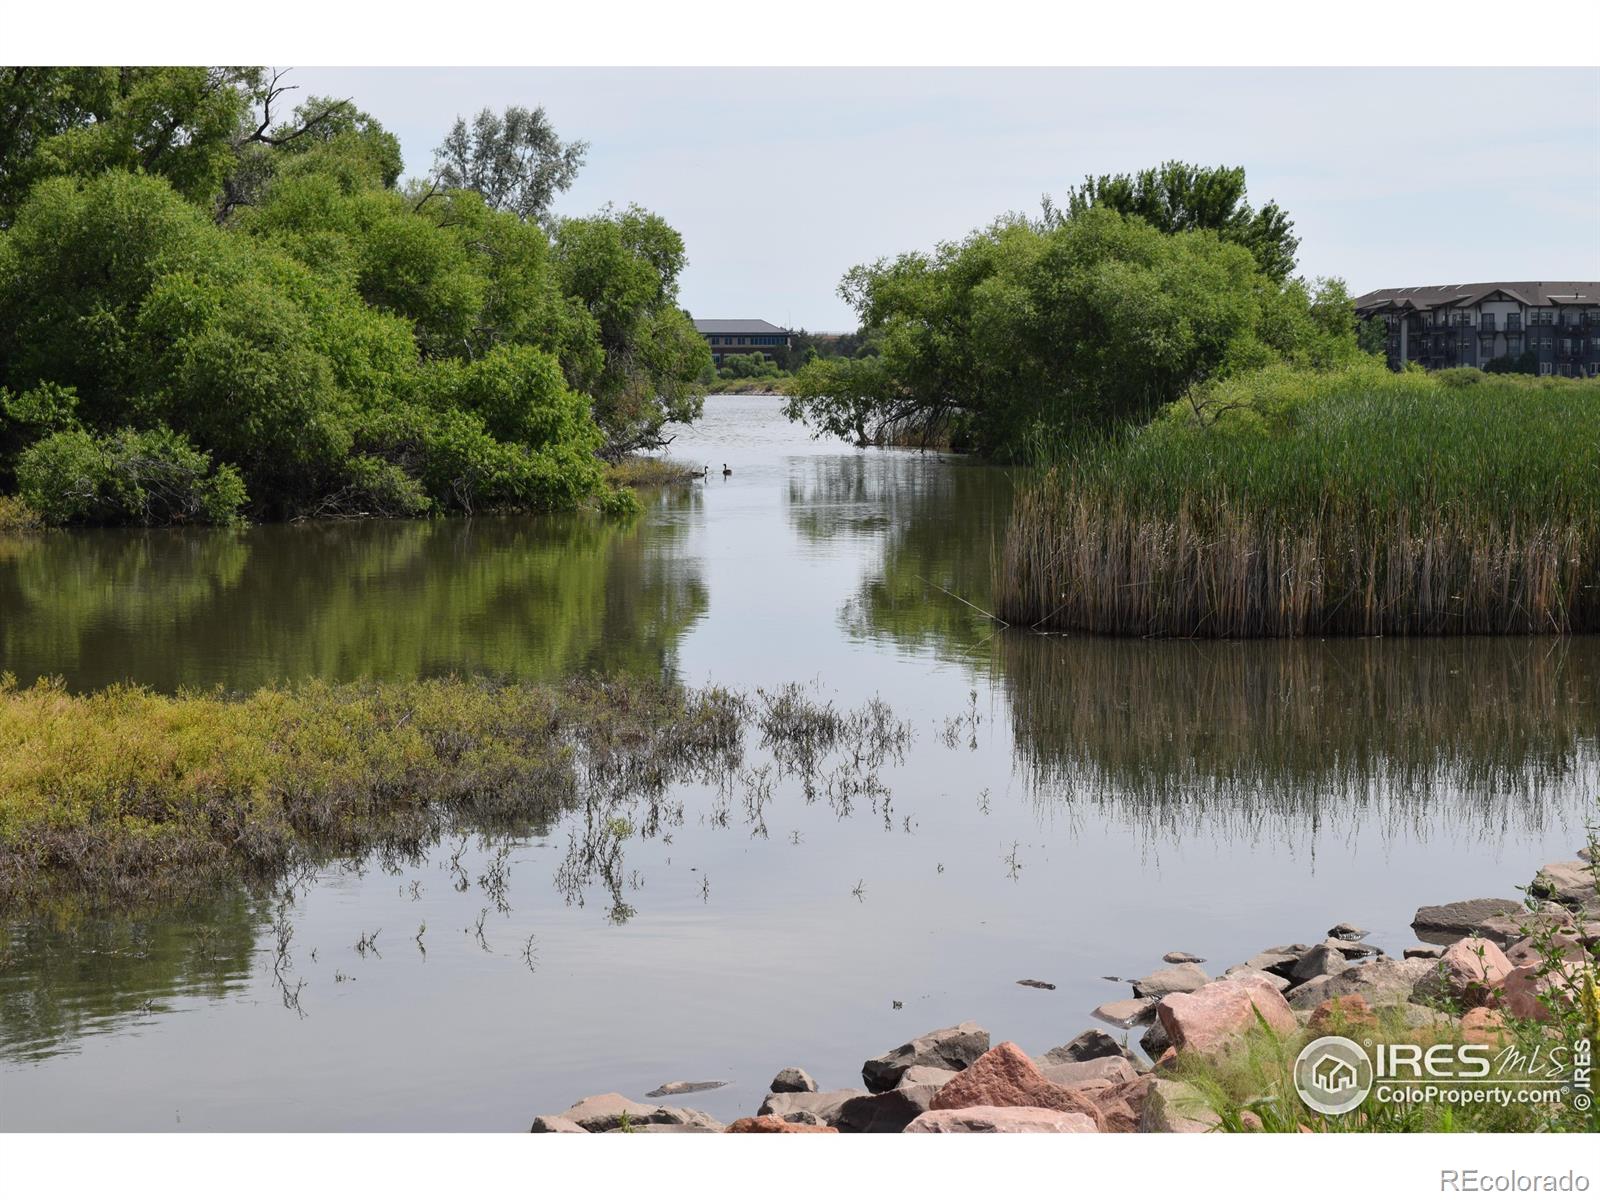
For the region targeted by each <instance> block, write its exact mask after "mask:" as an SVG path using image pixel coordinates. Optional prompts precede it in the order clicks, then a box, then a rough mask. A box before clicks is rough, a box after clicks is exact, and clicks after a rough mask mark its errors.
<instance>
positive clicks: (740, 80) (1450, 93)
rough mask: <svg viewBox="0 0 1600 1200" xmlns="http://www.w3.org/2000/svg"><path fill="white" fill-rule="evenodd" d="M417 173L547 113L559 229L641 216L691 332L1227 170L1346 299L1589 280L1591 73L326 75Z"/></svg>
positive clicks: (309, 88) (327, 71)
mask: <svg viewBox="0 0 1600 1200" xmlns="http://www.w3.org/2000/svg"><path fill="white" fill-rule="evenodd" d="M291 81H292V82H297V83H299V84H300V85H301V86H302V88H303V89H304V90H305V92H307V93H323V94H327V93H332V94H338V95H348V96H351V97H353V98H354V99H355V100H356V101H357V102H358V103H359V104H360V105H361V106H362V107H364V108H366V109H367V110H368V111H370V112H371V113H372V114H373V115H374V116H376V117H377V118H378V119H379V120H381V121H382V122H383V123H384V124H385V125H386V126H388V127H389V128H390V129H392V130H393V131H394V132H395V133H396V134H398V135H399V137H400V140H401V143H402V145H403V147H404V150H405V155H406V165H407V169H408V171H409V172H410V173H412V174H418V175H420V174H423V173H425V172H426V171H427V169H428V167H429V165H430V164H431V161H432V150H433V147H434V146H436V145H437V144H438V143H439V141H440V140H441V139H442V137H443V135H444V133H445V131H446V129H447V128H448V126H449V124H450V123H451V121H452V120H453V119H454V118H455V116H456V114H458V113H461V114H471V113H474V112H476V111H477V110H478V109H480V108H482V107H484V106H486V105H487V106H489V107H491V108H496V109H498V108H502V107H504V106H506V105H508V104H523V105H529V106H532V105H535V104H542V105H544V106H545V108H546V110H547V111H548V112H549V114H550V116H551V119H552V121H553V122H554V124H555V126H556V128H557V130H558V131H559V132H560V133H561V135H562V136H563V137H564V138H583V139H585V140H587V141H588V142H589V143H590V149H589V157H588V163H587V165H586V166H585V167H584V169H583V172H582V174H581V175H580V176H579V179H578V182H577V184H576V185H575V186H574V187H573V188H572V190H571V191H569V192H567V193H566V194H565V195H564V196H562V197H561V198H560V200H559V202H558V204H557V208H558V211H560V212H563V213H568V214H577V213H585V212H592V211H594V210H595V209H597V208H599V207H600V206H601V205H602V204H604V203H606V202H607V201H614V202H616V203H618V204H625V203H628V202H630V201H637V202H638V203H640V204H643V205H645V206H646V207H648V208H650V209H653V210H654V211H656V212H659V213H660V214H662V215H663V216H664V217H666V218H667V219H668V220H669V221H671V222H672V223H673V224H674V225H675V226H676V227H677V228H678V229H679V230H680V231H681V232H682V233H683V235H684V239H685V241H686V242H687V244H688V254H689V267H688V270H687V271H686V272H685V275H684V278H683V290H682V299H683V303H684V304H685V306H686V307H688V308H689V309H690V310H691V311H692V312H693V313H694V314H695V315H696V316H700V317H763V318H765V319H767V320H771V321H776V322H778V323H780V324H788V325H792V326H805V327H808V328H812V329H846V328H852V327H854V325H855V320H854V316H853V314H852V313H851V311H850V309H849V307H848V306H847V305H845V304H844V302H843V301H842V300H840V299H839V297H838V295H837V293H836V291H835V289H836V287H837V285H838V282H839V277H840V276H841V275H842V274H843V273H844V272H845V271H846V270H847V269H848V268H850V267H851V266H852V265H854V264H856V263H858V262H865V261H870V260H872V259H875V258H878V257H882V256H885V255H891V254H895V253H898V252H900V251H903V250H912V249H926V248H929V247H931V246H932V245H933V244H934V243H935V242H937V241H939V240H941V239H950V238H956V237H960V236H962V235H963V234H965V233H967V232H968V231H969V230H971V229H973V228H975V227H977V226H980V225H983V224H986V223H987V222H988V221H989V220H990V219H992V218H993V217H995V216H996V215H998V214H999V213H1002V212H1005V211H1007V210H1013V209H1024V210H1029V211H1036V210H1037V207H1038V202H1039V196H1040V194H1041V193H1043V192H1047V191H1048V192H1052V193H1055V194H1057V195H1059V194H1061V193H1063V192H1064V191H1065V190H1066V188H1067V187H1068V186H1070V185H1071V184H1073V183H1076V182H1078V181H1079V180H1081V179H1082V177H1083V176H1084V175H1085V174H1088V173H1091V172H1094V173H1100V172H1107V171H1127V170H1135V169H1137V168H1139V167H1143V166H1149V165H1153V164H1155V163H1157V162H1160V161H1161V160H1163V159H1166V158H1181V159H1187V160H1190V161H1196V162H1202V163H1208V164H1215V163H1224V162H1225V163H1229V164H1234V163H1238V164H1242V165H1243V166H1244V167H1245V168H1246V170H1247V172H1248V175H1249V179H1250V195H1251V199H1252V200H1253V201H1255V202H1256V203H1262V202H1264V201H1266V200H1268V199H1276V200H1277V201H1278V202H1279V203H1280V204H1282V205H1283V206H1284V207H1285V208H1287V209H1288V210H1289V212H1290V214H1291V215H1292V216H1293V218H1294V220H1295V224H1296V230H1297V232H1298V233H1299V234H1300V237H1301V246H1300V267H1301V270H1302V271H1303V272H1304V273H1306V274H1308V275H1341V276H1343V277H1344V278H1345V279H1346V280H1347V281H1348V282H1349V284H1350V285H1351V288H1352V289H1353V290H1354V291H1357V292H1360V291H1364V290H1367V289H1370V288H1375V287H1391V286H1402V285H1407V284H1436V283H1449V282H1464V281H1469V280H1480V279H1582V280H1600V71H1596V70H1592V69H1565V70H1557V69H1540V70H1508V69H1481V70H1480V69H1457V68H1419V69H1377V68H1373V69H1349V70H1345V69H1338V70H1331V69H1291V68H1284V69H1251V70H1234V69H1224V68H1191V69H1172V68H1159V69H1158V68H1148V69H1117V68H1059V69H1057V68H1027V69H1022V68H1013V69H942V68H941V69H933V68H904V69H885V70H878V69H872V70H857V69H847V68H817V69H771V68H749V69H737V68H706V69H682V68H629V69H605V70H600V69H589V68H490V67H456V68H437V69H433V68H401V67H365V68H328V67H314V68H313V67H303V68H298V69H297V70H295V71H294V73H293V75H292V76H291Z"/></svg>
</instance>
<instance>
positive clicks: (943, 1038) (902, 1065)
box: [861, 1021, 989, 1092]
mask: <svg viewBox="0 0 1600 1200" xmlns="http://www.w3.org/2000/svg"><path fill="white" fill-rule="evenodd" d="M988 1049H989V1031H988V1030H987V1029H984V1028H983V1027H982V1026H981V1025H977V1024H975V1023H973V1022H972V1021H963V1022H962V1023H961V1024H959V1025H952V1026H950V1027H949V1028H947V1029H935V1030H934V1031H933V1032H932V1033H925V1034H923V1035H922V1036H921V1037H916V1038H912V1039H911V1040H910V1041H909V1042H907V1043H906V1044H905V1045H903V1046H898V1047H896V1048H895V1049H893V1050H890V1051H889V1052H888V1053H887V1054H880V1055H879V1056H878V1057H877V1058H869V1059H867V1061H866V1062H864V1063H863V1064H862V1065H861V1079H862V1082H863V1083H865V1084H866V1085H867V1088H868V1089H869V1090H871V1091H874V1092H887V1091H888V1090H889V1089H890V1088H892V1087H894V1086H895V1085H896V1084H897V1083H899V1082H900V1077H901V1076H902V1075H904V1074H905V1073H906V1071H908V1070H909V1069H910V1068H912V1067H938V1068H940V1069H941V1070H945V1071H964V1070H966V1069H967V1068H968V1067H970V1066H971V1065H972V1064H973V1063H975V1062H977V1061H978V1059H979V1058H980V1057H981V1056H982V1055H983V1053H984V1051H986V1050H988Z"/></svg>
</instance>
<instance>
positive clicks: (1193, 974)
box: [1132, 963, 1211, 1000]
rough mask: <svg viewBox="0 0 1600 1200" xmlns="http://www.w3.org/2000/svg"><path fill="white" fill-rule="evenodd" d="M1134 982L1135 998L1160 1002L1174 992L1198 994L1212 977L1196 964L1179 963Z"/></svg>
mask: <svg viewBox="0 0 1600 1200" xmlns="http://www.w3.org/2000/svg"><path fill="white" fill-rule="evenodd" d="M1132 982H1133V994H1134V995H1135V996H1138V997H1141V998H1145V999H1152V1000H1159V999H1161V997H1163V996H1170V995H1172V993H1174V992H1197V991H1199V990H1200V989H1201V988H1203V987H1205V985H1206V984H1208V983H1210V982H1211V976H1209V975H1207V974H1206V973H1205V972H1204V971H1202V970H1201V969H1200V968H1199V967H1197V966H1195V964H1194V963H1178V964H1177V965H1176V966H1171V967H1162V968H1161V970H1159V971H1152V972H1151V973H1150V974H1148V975H1146V976H1144V977H1143V978H1142V979H1135V980H1133V981H1132Z"/></svg>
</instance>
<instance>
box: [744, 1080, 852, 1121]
mask: <svg viewBox="0 0 1600 1200" xmlns="http://www.w3.org/2000/svg"><path fill="white" fill-rule="evenodd" d="M871 1094H872V1093H870V1092H867V1091H863V1090H862V1089H861V1088H839V1089H838V1090H837V1091H832V1092H773V1093H771V1094H770V1095H768V1096H767V1098H766V1099H765V1100H763V1101H762V1102H761V1107H760V1108H758V1109H756V1115H757V1116H762V1117H782V1118H783V1119H784V1120H785V1121H793V1120H794V1116H795V1114H797V1113H805V1114H807V1115H808V1116H810V1117H814V1118H816V1120H815V1122H813V1121H809V1120H807V1121H803V1122H800V1123H803V1124H807V1125H809V1124H813V1123H815V1124H821V1125H834V1126H837V1125H838V1123H839V1114H840V1113H841V1112H842V1111H843V1109H844V1106H845V1105H846V1104H848V1103H849V1102H850V1101H852V1100H857V1099H860V1098H861V1097H862V1096H869V1095H871Z"/></svg>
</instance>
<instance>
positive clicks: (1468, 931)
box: [531, 843, 1600, 1133]
mask: <svg viewBox="0 0 1600 1200" xmlns="http://www.w3.org/2000/svg"><path fill="white" fill-rule="evenodd" d="M1593 856H1594V845H1593V844H1592V843H1591V845H1590V846H1589V847H1588V848H1586V849H1585V850H1582V851H1579V857H1578V859H1576V860H1573V861H1569V862H1560V863H1551V864H1548V865H1546V866H1545V867H1544V868H1542V869H1541V870H1540V871H1539V873H1538V874H1537V876H1536V877H1535V878H1534V880H1533V883H1532V884H1531V885H1530V886H1529V889H1528V895H1529V900H1528V901H1526V902H1524V901H1521V900H1508V899H1495V898H1489V899H1474V900H1458V901H1454V902H1452V903H1449V904H1442V905H1435V906H1425V907H1423V908H1420V909H1418V910H1417V914H1416V917H1415V918H1414V919H1413V921H1412V923H1411V928H1412V931H1413V932H1414V933H1415V934H1416V936H1417V938H1418V944H1416V945H1413V946H1409V947H1407V948H1405V949H1404V950H1403V952H1402V953H1401V955H1400V956H1399V957H1392V956H1390V955H1389V954H1387V953H1386V952H1385V951H1384V950H1383V949H1381V948H1380V947H1378V946H1375V945H1372V944H1371V943H1368V942H1366V941H1365V940H1364V939H1365V938H1366V937H1367V933H1366V931H1365V930H1362V929H1360V928H1358V927H1357V926H1355V925H1351V924H1348V923H1340V924H1337V925H1334V926H1332V927H1331V928H1329V930H1328V931H1327V934H1326V935H1325V937H1324V938H1323V940H1321V941H1320V942H1316V943H1304V942H1295V943H1289V944H1285V945H1281V946H1271V947H1268V948H1267V949H1264V950H1262V951H1261V952H1260V953H1258V954H1255V955H1253V956H1251V957H1250V958H1248V959H1246V960H1245V961H1244V962H1241V963H1236V964H1234V965H1232V966H1230V967H1228V968H1226V969H1225V970H1223V971H1222V972H1220V973H1219V974H1218V975H1216V976H1215V977H1213V976H1211V975H1208V974H1207V973H1206V971H1205V970H1204V969H1203V967H1202V965H1201V964H1202V963H1204V962H1205V959H1203V958H1201V957H1200V956H1198V955H1195V954H1192V953H1189V952H1187V951H1170V952H1168V953H1167V954H1166V955H1165V956H1163V961H1164V963H1165V964H1166V965H1164V966H1162V967H1160V968H1157V969H1156V970H1154V971H1152V972H1151V973H1150V974H1149V975H1146V976H1143V977H1141V978H1139V979H1132V980H1128V981H1126V982H1128V983H1129V984H1130V985H1131V988H1132V991H1133V995H1132V996H1131V997H1130V998H1128V999H1125V1000H1117V1001H1111V1002H1108V1003H1106V1004H1103V1005H1101V1006H1100V1007H1098V1008H1096V1009H1095V1010H1094V1012H1093V1014H1092V1015H1093V1016H1094V1017H1096V1018H1097V1019H1099V1020H1100V1021H1102V1022H1104V1023H1106V1024H1108V1025H1112V1026H1115V1027H1117V1028H1120V1029H1123V1030H1128V1031H1131V1030H1133V1029H1135V1028H1142V1030H1143V1032H1142V1034H1141V1035H1140V1037H1139V1038H1138V1041H1137V1046H1138V1048H1139V1050H1138V1051H1136V1050H1135V1049H1134V1048H1133V1046H1130V1045H1128V1044H1127V1042H1128V1041H1130V1040H1131V1036H1132V1035H1131V1032H1130V1033H1127V1034H1125V1035H1124V1040H1123V1041H1118V1040H1117V1039H1116V1038H1115V1037H1113V1036H1111V1035H1110V1034H1109V1033H1107V1032H1106V1031H1105V1030H1104V1029H1099V1028H1090V1029H1086V1030H1084V1031H1083V1032H1082V1033H1080V1034H1078V1036H1076V1037H1075V1038H1073V1039H1072V1040H1071V1041H1068V1042H1066V1043H1064V1044H1063V1045H1060V1046H1056V1047H1054V1048H1053V1049H1050V1050H1047V1051H1045V1052H1044V1053H1043V1054H1042V1055H1040V1056H1039V1057H1038V1058H1037V1059H1035V1058H1032V1057H1030V1056H1029V1055H1028V1054H1027V1053H1026V1052H1024V1051H1023V1050H1022V1049H1021V1047H1019V1046H1017V1045H1016V1044H1015V1043H1012V1042H1000V1043H998V1044H993V1043H992V1041H991V1037H990V1034H989V1031H988V1030H987V1029H984V1028H983V1027H981V1026H979V1025H977V1024H975V1023H973V1022H970V1021H968V1022H963V1023H962V1024H960V1025H955V1026H951V1027H949V1028H945V1029H937V1030H933V1031H932V1032H929V1033H925V1034H922V1035H921V1036H919V1037H916V1038H913V1039H912V1040H911V1041H909V1042H906V1043H905V1044H903V1045H901V1046H898V1047H896V1048H895V1049H893V1050H890V1051H887V1052H885V1053H883V1054H880V1055H878V1056H876V1057H874V1058H869V1059H867V1060H866V1061H865V1062H864V1063H863V1064H862V1068H861V1081H862V1084H863V1086H862V1087H859V1088H855V1087H851V1088H841V1089H836V1090H831V1091H823V1090H821V1089H820V1088H819V1087H818V1085H817V1082H816V1080H815V1079H814V1078H812V1076H811V1075H810V1073H808V1072H807V1071H805V1070H804V1069H802V1068H799V1067H786V1068H784V1069H783V1070H781V1071H779V1072H778V1074H777V1075H776V1076H775V1077H774V1078H773V1080H772V1083H771V1085H770V1088H769V1091H768V1095H767V1097H766V1099H765V1100H764V1101H763V1102H762V1104H761V1106H760V1108H759V1110H758V1111H757V1113H756V1114H755V1115H754V1116H748V1117H741V1118H739V1119H738V1120H735V1121H733V1122H732V1123H731V1124H727V1125H724V1124H723V1123H722V1122H720V1121H718V1120H716V1119H715V1118H713V1117H711V1116H709V1115H708V1114H706V1113H704V1112H700V1111H698V1110H696V1109H693V1108H686V1107H678V1106H674V1105H667V1104H651V1103H646V1102H641V1101H636V1100H630V1099H628V1098H627V1097H625V1096H622V1095H619V1094H617V1093H615V1092H611V1093H606V1094H603V1095H597V1096H588V1097H585V1098H584V1099H582V1100H580V1101H578V1102H577V1103H576V1104H574V1105H572V1106H571V1107H570V1108H568V1109H567V1110H566V1111H564V1112H561V1113H558V1114H553V1115H549V1116H541V1117H537V1118H535V1120H534V1122H533V1126H532V1130H531V1131H532V1132H534V1133H616V1132H630V1133H721V1132H726V1133H1135V1132H1139V1133H1151V1132H1165V1133H1201V1132H1210V1131H1213V1130H1216V1129H1218V1128H1219V1127H1220V1125H1221V1120H1220V1118H1219V1117H1218V1116H1217V1114H1216V1113H1215V1112H1213V1111H1211V1110H1210V1109H1208V1108H1207V1106H1206V1104H1205V1102H1204V1100H1203V1098H1202V1097H1201V1096H1200V1094H1199V1093H1198V1092H1197V1090H1196V1089H1195V1088H1194V1087H1193V1086H1192V1085H1191V1084H1189V1083H1187V1082H1185V1081H1184V1080H1182V1079H1180V1078H1178V1077H1176V1075H1175V1073H1174V1068H1175V1067H1176V1065H1177V1063H1178V1058H1179V1055H1180V1053H1181V1054H1183V1055H1185V1056H1201V1057H1204V1058H1206V1059H1209V1060H1212V1061H1225V1060H1226V1059H1227V1057H1228V1056H1229V1055H1230V1054H1232V1053H1233V1052H1235V1051H1236V1050H1238V1049H1239V1048H1240V1046H1241V1045H1242V1043H1243V1039H1244V1037H1245V1035H1246V1034H1247V1033H1248V1032H1249V1031H1251V1030H1253V1029H1256V1028H1258V1027H1260V1026H1261V1025H1262V1024H1265V1026H1266V1027H1268V1028H1269V1029H1271V1030H1272V1031H1273V1032H1274V1033H1276V1034H1278V1035H1280V1036H1282V1037H1285V1038H1289V1037H1296V1036H1300V1035H1301V1034H1302V1031H1304V1032H1305V1033H1306V1034H1308V1035H1319V1034H1322V1033H1325V1032H1330V1031H1348V1030H1351V1029H1353V1028H1363V1027H1368V1028H1376V1026H1377V1019H1378V1015H1379V1014H1383V1015H1384V1016H1386V1017H1388V1018H1389V1019H1391V1020H1395V1019H1398V1020H1399V1021H1400V1022H1401V1023H1403V1024H1404V1025H1406V1026H1408V1027H1413V1028H1419V1029H1421V1028H1424V1027H1438V1026H1440V1025H1443V1024H1451V1025H1453V1030H1452V1032H1454V1033H1457V1034H1460V1035H1463V1036H1466V1037H1468V1038H1470V1039H1472V1040H1475V1041H1476V1040H1489V1041H1492V1040H1494V1039H1495V1038H1496V1036H1497V1035H1498V1033H1499V1032H1500V1031H1502V1030H1503V1029H1504V1022H1505V1020H1506V1018H1507V1017H1508V1016H1509V1017H1512V1018H1517V1019H1522V1020H1535V1021H1546V1020H1549V1019H1550V1018H1551V1013H1550V1010H1549V1008H1547V1007H1546V1001H1549V1000H1550V999H1551V992H1552V990H1555V989H1564V990H1567V991H1569V993H1570V990H1571V988H1572V986H1573V985H1572V983H1571V980H1570V976H1571V972H1568V973H1566V975H1565V976H1564V975H1563V973H1561V972H1552V971H1551V969H1550V962H1549V958H1550V955H1552V954H1554V955H1556V956H1557V957H1558V958H1559V959H1560V961H1561V962H1564V963H1571V964H1573V965H1574V967H1575V969H1576V970H1579V971H1582V970H1593V966H1592V961H1593V958H1594V957H1595V956H1597V955H1600V890H1597V887H1596V880H1597V871H1596V866H1595V865H1594V862H1593ZM1019 982H1020V983H1024V984H1027V985H1033V984H1035V982H1036V981H1032V980H1027V981H1019ZM1139 1051H1142V1054H1141V1053H1140V1052H1139ZM718 1086H721V1082H720V1081H706V1082H700V1083H673V1084H664V1085H662V1086H661V1087H660V1088H657V1089H656V1090H655V1091H653V1092H651V1093H650V1095H651V1096H653V1097H655V1096H672V1095H679V1094H685V1093H689V1092H694V1091H700V1090H705V1089H707V1088H712V1087H718ZM1253 1116H1254V1114H1252V1113H1249V1112H1245V1113H1243V1114H1242V1115H1241V1120H1240V1125H1241V1126H1242V1128H1243V1129H1245V1130H1247V1131H1248V1130H1251V1129H1259V1128H1260V1127H1261V1126H1260V1122H1259V1119H1257V1120H1256V1121H1255V1123H1254V1124H1252V1122H1251V1120H1250V1118H1252V1117H1253Z"/></svg>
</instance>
